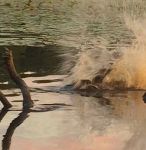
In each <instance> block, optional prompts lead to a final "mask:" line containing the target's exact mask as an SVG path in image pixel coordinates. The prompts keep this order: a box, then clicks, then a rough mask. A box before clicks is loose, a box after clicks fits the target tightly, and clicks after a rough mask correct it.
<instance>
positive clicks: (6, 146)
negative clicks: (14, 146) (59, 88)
mask: <svg viewBox="0 0 146 150" xmlns="http://www.w3.org/2000/svg"><path fill="white" fill-rule="evenodd" d="M65 106H71V105H67V104H63V103H60V104H59V103H54V104H42V105H40V106H38V107H36V108H34V109H23V110H22V112H21V113H19V114H18V117H16V118H15V119H14V120H12V122H11V123H10V125H9V126H8V128H7V131H6V133H5V135H3V140H2V150H10V146H11V141H12V136H13V134H14V132H15V130H16V128H17V127H18V126H20V125H21V124H22V123H23V122H24V121H25V120H26V119H27V118H28V117H29V116H30V113H31V112H48V111H54V110H56V109H59V108H62V107H65ZM8 111H20V110H13V109H12V110H8V109H5V108H3V109H2V110H1V112H0V122H1V121H2V119H3V118H4V117H5V115H6V114H7V112H8Z"/></svg>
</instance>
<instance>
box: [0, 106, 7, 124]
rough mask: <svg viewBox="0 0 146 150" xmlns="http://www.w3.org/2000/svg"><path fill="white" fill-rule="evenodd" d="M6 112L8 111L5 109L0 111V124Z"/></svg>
mask: <svg viewBox="0 0 146 150" xmlns="http://www.w3.org/2000/svg"><path fill="white" fill-rule="evenodd" d="M7 112H8V109H6V108H3V109H2V110H1V111H0V122H1V121H2V119H3V118H4V117H5V115H6V114H7Z"/></svg>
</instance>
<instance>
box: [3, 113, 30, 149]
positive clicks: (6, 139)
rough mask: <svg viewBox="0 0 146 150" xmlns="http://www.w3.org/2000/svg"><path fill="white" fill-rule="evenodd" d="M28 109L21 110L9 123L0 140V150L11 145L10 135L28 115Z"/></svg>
mask: <svg viewBox="0 0 146 150" xmlns="http://www.w3.org/2000/svg"><path fill="white" fill-rule="evenodd" d="M29 112H30V111H29V110H23V111H22V112H21V113H20V114H19V116H18V117H17V118H15V119H14V120H13V121H12V122H11V123H10V125H9V127H8V129H7V132H6V134H5V135H4V138H3V141H2V150H9V149H10V145H11V139H12V135H13V133H14V131H15V129H16V128H17V127H18V126H19V125H21V124H22V123H23V122H24V120H25V119H26V118H27V117H28V116H29V115H28V113H29Z"/></svg>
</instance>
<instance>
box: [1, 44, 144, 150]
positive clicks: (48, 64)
mask: <svg viewBox="0 0 146 150" xmlns="http://www.w3.org/2000/svg"><path fill="white" fill-rule="evenodd" d="M59 48H60V47H55V46H49V47H47V48H46V47H44V48H43V47H41V48H35V47H13V49H14V51H13V53H14V58H16V59H15V60H16V64H17V65H16V66H17V69H18V71H19V73H20V74H21V76H22V77H23V79H24V80H25V81H26V83H27V84H28V85H29V87H30V89H31V95H32V99H33V100H34V103H35V106H34V107H33V108H32V109H31V111H30V112H26V111H22V96H21V93H20V90H19V89H17V88H16V87H15V85H14V84H13V83H12V82H11V81H10V80H9V79H8V76H6V72H4V73H3V74H1V89H3V90H2V91H3V93H4V94H5V95H6V96H7V98H8V99H9V100H10V101H11V103H12V104H13V107H12V108H10V110H9V111H6V110H3V109H2V110H1V112H0V120H1V123H0V133H1V136H0V139H1V149H2V150H8V149H10V150H19V149H21V150H25V149H29V150H34V149H35V150H75V149H76V150H97V149H100V150H123V149H124V150H134V149H135V150H140V149H141V150H143V149H145V147H146V145H145V140H144V139H145V138H146V134H145V132H144V131H145V125H146V115H145V114H146V105H145V103H144V102H143V100H142V95H143V93H144V91H105V92H104V93H103V97H101V98H97V97H87V96H81V95H80V94H77V93H72V92H71V91H69V90H61V89H62V87H63V86H64V82H63V79H64V78H66V75H60V74H57V73H55V72H56V67H57V66H59V64H60V62H61V59H60V58H59V57H57V54H56V53H55V50H53V49H56V50H58V49H59ZM18 49H19V51H18ZM40 49H41V51H40ZM33 50H34V51H35V52H33ZM52 50H53V51H52ZM34 55H35V57H33V56H34ZM50 56H52V57H51V59H49V58H50ZM18 58H19V59H18ZM42 58H43V60H42ZM36 59H37V60H38V61H36ZM45 59H46V60H47V61H46V60H45ZM52 64H53V65H52ZM21 66H23V67H21ZM3 68H4V67H3ZM1 108H2V106H1Z"/></svg>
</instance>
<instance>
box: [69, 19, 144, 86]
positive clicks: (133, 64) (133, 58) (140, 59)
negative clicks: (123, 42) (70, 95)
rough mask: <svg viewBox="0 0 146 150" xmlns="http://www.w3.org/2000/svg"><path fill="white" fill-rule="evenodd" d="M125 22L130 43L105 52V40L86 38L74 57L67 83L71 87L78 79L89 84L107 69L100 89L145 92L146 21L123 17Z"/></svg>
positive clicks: (77, 82)
mask: <svg viewBox="0 0 146 150" xmlns="http://www.w3.org/2000/svg"><path fill="white" fill-rule="evenodd" d="M125 22H126V25H127V27H128V28H129V30H131V31H132V33H133V34H134V36H135V38H134V39H133V42H132V44H131V45H129V46H128V47H117V48H115V50H112V51H109V49H108V48H107V45H108V42H107V41H106V40H105V39H103V38H101V37H98V38H95V37H91V36H90V37H89V36H88V38H87V39H86V40H85V42H84V43H82V45H81V47H80V48H79V49H80V50H79V52H78V54H77V55H76V57H78V59H76V64H75V66H74V67H73V69H72V70H71V75H70V77H69V81H70V82H72V83H75V86H76V85H78V84H80V81H81V80H90V81H91V82H92V80H93V79H94V77H96V75H98V73H99V71H100V70H101V69H108V68H111V69H112V71H111V72H110V73H109V74H108V75H106V77H105V78H104V80H103V83H102V84H103V86H104V87H110V88H135V89H146V61H145V58H146V30H145V26H144V25H145V24H146V20H135V19H132V18H130V17H126V18H125Z"/></svg>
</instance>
